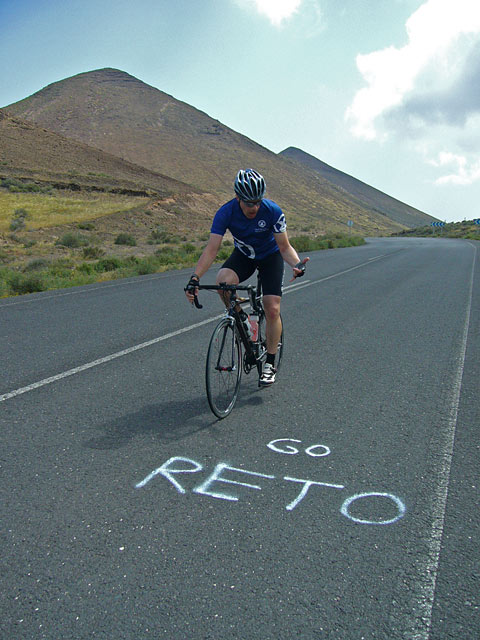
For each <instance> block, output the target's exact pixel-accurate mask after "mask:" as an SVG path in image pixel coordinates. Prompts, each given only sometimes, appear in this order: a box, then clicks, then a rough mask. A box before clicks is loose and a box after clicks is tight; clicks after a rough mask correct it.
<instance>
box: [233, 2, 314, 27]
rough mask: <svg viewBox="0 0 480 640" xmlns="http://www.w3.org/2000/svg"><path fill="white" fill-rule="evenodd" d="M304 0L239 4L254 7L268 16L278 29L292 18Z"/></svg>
mask: <svg viewBox="0 0 480 640" xmlns="http://www.w3.org/2000/svg"><path fill="white" fill-rule="evenodd" d="M302 1H303V0H243V2H242V1H240V2H238V3H239V4H241V5H242V4H243V5H244V4H246V3H248V4H250V5H254V7H255V8H256V10H257V11H258V12H259V13H260V14H262V15H264V16H266V17H267V18H268V19H269V20H270V22H271V23H272V24H273V25H275V26H276V27H279V26H281V24H282V22H283V21H285V20H288V18H291V17H292V16H293V15H294V14H295V13H296V12H297V11H298V9H299V8H300V5H301V4H302Z"/></svg>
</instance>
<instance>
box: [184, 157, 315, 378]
mask: <svg viewBox="0 0 480 640" xmlns="http://www.w3.org/2000/svg"><path fill="white" fill-rule="evenodd" d="M265 189H266V186H265V180H264V178H263V176H261V175H260V174H259V173H258V172H257V171H255V170H254V169H241V170H240V171H239V172H238V173H237V176H236V178H235V183H234V190H235V197H234V198H233V200H230V201H229V202H227V203H226V204H224V205H223V206H222V207H220V209H219V210H218V211H217V213H216V214H215V217H214V219H213V223H212V228H211V233H210V239H209V240H208V243H207V245H206V247H205V249H204V250H203V253H202V255H201V256H200V258H199V259H198V262H197V266H196V268H195V273H194V274H193V275H192V276H191V278H190V280H189V282H188V285H187V289H186V295H187V298H188V299H189V300H190V302H192V303H193V299H194V294H195V293H197V290H196V289H195V286H196V285H198V283H199V281H200V278H201V277H202V276H203V274H204V273H206V271H208V269H209V268H210V267H211V265H212V264H213V261H214V260H215V258H216V257H217V254H218V251H219V249H220V245H221V243H222V240H223V236H224V234H225V232H226V230H227V229H228V230H229V231H230V232H231V234H232V236H233V240H234V250H233V253H232V254H231V255H230V257H229V258H228V259H227V260H226V262H224V264H223V265H222V267H221V268H220V270H219V272H218V275H217V284H220V283H221V282H226V283H227V284H239V283H240V282H243V281H244V280H247V279H248V278H249V277H250V276H251V275H252V274H253V273H254V272H255V269H256V268H257V267H258V270H259V274H260V279H261V283H262V291H263V306H264V309H265V320H266V332H267V360H266V362H265V365H264V367H263V371H262V375H261V377H260V384H261V385H264V386H268V385H270V384H272V383H273V382H275V373H276V369H275V355H276V353H277V347H278V342H279V340H280V336H281V334H282V321H281V318H280V302H281V297H282V283H283V270H284V264H283V262H284V261H285V262H286V263H287V264H289V265H290V266H291V267H292V268H293V277H294V278H299V277H300V276H303V274H304V273H305V265H306V262H307V261H308V260H309V258H305V259H304V260H300V258H299V257H298V254H297V252H296V251H295V249H294V248H293V247H292V245H291V244H290V241H289V239H288V236H287V224H286V221H285V216H284V214H283V212H282V210H281V209H280V207H279V206H278V205H277V204H276V203H275V202H273V201H272V200H267V199H266V198H264V195H265ZM222 295H224V294H222ZM224 301H225V300H224ZM227 302H228V301H225V303H227ZM241 313H244V312H243V310H242V311H241ZM245 316H246V314H245Z"/></svg>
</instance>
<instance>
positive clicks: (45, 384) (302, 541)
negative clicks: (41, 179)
mask: <svg viewBox="0 0 480 640" xmlns="http://www.w3.org/2000/svg"><path fill="white" fill-rule="evenodd" d="M477 246H478V245H477ZM478 253H479V252H478V248H476V246H475V243H474V242H467V241H455V240H441V239H408V240H406V239H378V240H371V241H369V242H368V244H367V245H366V246H364V247H359V248H355V249H341V250H331V251H323V252H317V253H313V254H311V256H310V257H311V260H310V262H309V265H308V271H307V274H306V276H305V278H304V279H303V280H298V281H296V282H295V283H294V284H293V286H290V285H289V283H288V282H286V284H287V285H289V286H288V288H287V289H286V291H285V296H284V299H283V303H282V314H283V317H284V321H285V335H286V347H285V356H284V360H283V365H282V370H281V374H280V376H279V379H278V382H277V383H276V384H275V385H274V386H273V387H272V388H270V389H267V390H259V389H258V388H257V384H256V380H255V378H254V375H253V374H251V375H250V376H249V377H247V376H245V377H244V378H243V380H242V388H241V392H240V397H239V400H238V403H237V405H236V407H235V409H234V411H233V413H232V414H231V415H230V416H229V417H228V418H227V419H225V420H222V421H218V420H216V419H215V418H214V416H213V414H211V412H210V410H209V407H208V404H207V401H206V397H205V391H204V361H205V355H206V350H207V345H208V339H209V336H210V334H211V332H212V330H213V327H214V324H215V320H214V318H215V317H216V316H217V315H218V314H219V313H220V308H219V303H218V300H217V299H216V296H215V294H209V293H207V292H203V294H202V301H203V302H204V304H205V306H204V309H203V310H202V311H197V310H195V309H194V308H191V307H190V306H189V305H188V304H187V302H186V300H185V298H184V296H183V291H182V289H183V286H184V285H185V282H186V280H187V279H188V275H189V272H187V271H183V272H169V273H166V274H159V275H153V276H144V277H141V278H135V279H131V280H128V281H118V282H111V283H105V284H101V285H92V286H89V287H82V288H77V289H71V290H63V291H55V292H44V293H41V294H35V295H30V296H25V297H22V298H10V299H5V300H2V301H0V346H1V354H2V367H1V368H0V468H1V485H0V498H1V503H0V515H1V520H0V535H1V555H0V557H1V561H0V613H1V616H0V637H1V638H5V639H9V640H10V639H16V640H23V639H25V640H26V639H29V640H30V639H33V638H48V639H55V640H56V639H59V638H68V639H83V638H85V639H86V638H102V639H108V640H111V639H113V638H128V639H130V638H135V639H139V638H142V639H143V638H181V639H183V638H188V639H190V638H191V639H197V638H198V639H205V640H206V639H209V640H213V639H214V640H217V639H223V638H235V639H237V638H238V639H242V640H250V639H262V640H266V639H275V640H279V639H282V640H283V639H285V640H287V639H288V640H290V639H291V638H305V639H313V638H315V639H320V638H322V639H323V638H327V639H329V640H330V639H333V640H337V639H338V640H341V639H348V640H361V639H382V640H396V639H401V640H406V639H408V640H427V639H429V640H443V639H445V638H452V639H454V640H478V638H479V637H480V617H479V607H480V580H479V572H480V550H479V545H478V540H479V539H480V530H479V529H480V527H479V523H480V517H479V510H478V487H479V480H480V479H479V473H480V472H479V469H480V467H479V447H480V440H479V437H478V426H479V424H480V410H479V403H478V390H479V385H478V377H479V362H480V259H479V257H478ZM213 278H214V272H213V271H212V273H211V280H212V281H213ZM207 280H208V278H207V277H205V278H204V279H203V281H204V282H206V281H207Z"/></svg>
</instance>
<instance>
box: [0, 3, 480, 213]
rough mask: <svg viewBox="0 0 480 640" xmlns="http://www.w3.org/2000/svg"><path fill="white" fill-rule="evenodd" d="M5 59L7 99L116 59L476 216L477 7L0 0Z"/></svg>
mask: <svg viewBox="0 0 480 640" xmlns="http://www.w3.org/2000/svg"><path fill="white" fill-rule="evenodd" d="M0 60H2V62H3V64H2V77H1V82H0V106H7V105H8V104H11V103H12V102H16V101H18V100H21V99H22V98H24V97H26V96H29V95H31V94H32V93H35V92H36V91H38V90H40V89H41V88H43V87H44V86H46V85H47V84H50V83H52V82H56V81H58V80H61V79H63V78H66V77H69V76H72V75H75V74H77V73H82V72H84V71H91V70H93V69H100V68H104V67H113V68H116V69H121V70H123V71H127V72H128V73H130V74H132V75H134V76H135V77H137V78H139V79H140V80H143V81H144V82H146V83H148V84H150V85H153V86H154V87H157V88H158V89H160V90H162V91H165V92H166V93H169V94H171V95H173V96H174V97H175V98H178V99H179V100H183V101H185V102H187V103H189V104H191V105H192V106H194V107H196V108H198V109H201V110H202V111H205V112H206V113H208V114H209V115H210V116H211V117H213V118H216V119H218V120H220V121H221V122H223V123H224V124H226V125H228V126H229V127H232V128H233V129H235V130H236V131H239V132H240V133H243V134H244V135H247V136H248V137H249V138H252V139H253V140H255V141H256V142H259V143H260V144H262V145H264V146H265V147H267V148H268V149H271V150H272V151H274V152H280V151H282V150H283V149H285V148H286V147H289V146H296V147H299V148H301V149H303V150H304V151H306V152H308V153H310V154H312V155H314V156H316V157H317V158H319V159H321V160H323V161H324V162H327V163H328V164H330V165H332V166H334V167H336V168H338V169H341V170H342V171H345V172H346V173H349V174H350V175H352V176H355V177H356V178H359V179H360V180H363V181H364V182H366V183H368V184H370V185H372V186H374V187H377V188H378V189H381V190H382V191H385V192H386V193H388V194H389V195H391V196H394V197H396V198H398V199H399V200H402V201H404V202H406V203H408V204H410V205H412V206H415V207H417V208H419V209H421V210H423V211H425V212H426V213H429V214H431V215H433V216H436V217H438V218H440V219H442V220H446V221H457V220H463V219H465V218H466V219H472V218H477V217H480V156H479V151H480V2H479V1H478V0H455V1H453V0H136V1H133V0H128V1H127V0H116V1H115V2H114V1H113V0H83V1H82V2H80V1H79V0H69V1H68V2H64V1H62V2H61V1H60V0H0ZM0 144H1V141H0ZM265 177H266V179H267V183H268V176H265ZM280 204H281V203H280Z"/></svg>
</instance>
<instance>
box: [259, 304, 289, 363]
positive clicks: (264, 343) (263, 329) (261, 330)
mask: <svg viewBox="0 0 480 640" xmlns="http://www.w3.org/2000/svg"><path fill="white" fill-rule="evenodd" d="M280 319H282V316H281V315H280ZM266 336H267V332H266V320H265V315H262V316H261V317H260V318H259V321H258V337H259V340H260V343H261V346H262V348H263V349H265V352H266V350H267V338H266ZM284 343H285V332H284V330H283V320H282V335H281V336H280V342H279V343H278V349H277V355H276V357H275V369H276V370H277V371H279V369H280V366H281V364H282V357H283V347H284Z"/></svg>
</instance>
